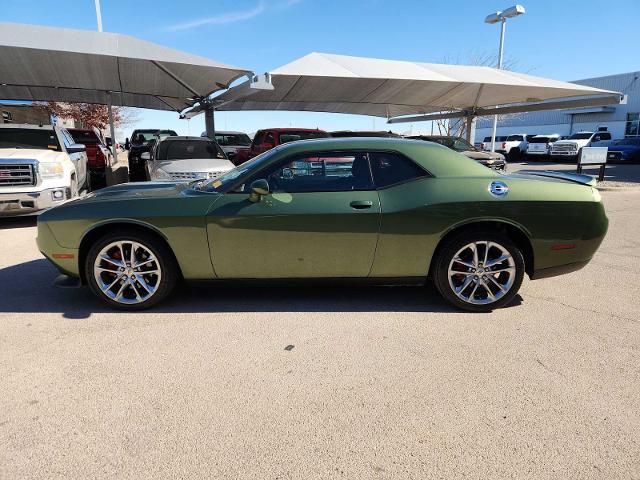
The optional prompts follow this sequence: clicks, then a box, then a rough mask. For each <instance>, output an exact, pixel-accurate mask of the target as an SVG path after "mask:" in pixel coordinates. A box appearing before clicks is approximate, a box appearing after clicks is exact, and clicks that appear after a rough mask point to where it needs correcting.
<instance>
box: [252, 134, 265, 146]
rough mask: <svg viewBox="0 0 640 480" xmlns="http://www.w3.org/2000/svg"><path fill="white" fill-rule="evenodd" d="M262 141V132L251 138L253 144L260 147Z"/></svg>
mask: <svg viewBox="0 0 640 480" xmlns="http://www.w3.org/2000/svg"><path fill="white" fill-rule="evenodd" d="M263 139H264V132H258V133H256V136H255V137H253V144H254V145H260V144H261V143H262V140H263Z"/></svg>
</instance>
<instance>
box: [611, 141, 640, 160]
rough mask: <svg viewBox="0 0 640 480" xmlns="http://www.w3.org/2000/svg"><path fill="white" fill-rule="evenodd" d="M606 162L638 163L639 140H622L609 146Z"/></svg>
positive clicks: (639, 158) (639, 155) (639, 157)
mask: <svg viewBox="0 0 640 480" xmlns="http://www.w3.org/2000/svg"><path fill="white" fill-rule="evenodd" d="M607 162H612V163H615V162H625V163H627V162H628V163H640V138H622V139H620V140H614V141H613V143H611V145H609V151H608V152H607Z"/></svg>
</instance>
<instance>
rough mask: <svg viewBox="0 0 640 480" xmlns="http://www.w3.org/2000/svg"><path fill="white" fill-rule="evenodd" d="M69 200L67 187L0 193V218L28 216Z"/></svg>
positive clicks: (69, 192)
mask: <svg viewBox="0 0 640 480" xmlns="http://www.w3.org/2000/svg"><path fill="white" fill-rule="evenodd" d="M69 198H71V190H70V189H69V188H67V187H57V188H48V189H45V190H40V191H38V192H18V193H4V192H3V193H0V217H8V216H16V215H29V214H32V213H36V212H38V211H40V210H45V209H47V208H51V207H55V206H56V205H61V204H62V203H64V202H65V201H66V200H69Z"/></svg>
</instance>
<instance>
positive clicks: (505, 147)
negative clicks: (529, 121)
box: [502, 142, 507, 150]
mask: <svg viewBox="0 0 640 480" xmlns="http://www.w3.org/2000/svg"><path fill="white" fill-rule="evenodd" d="M502 149H503V150H506V149H507V142H502Z"/></svg>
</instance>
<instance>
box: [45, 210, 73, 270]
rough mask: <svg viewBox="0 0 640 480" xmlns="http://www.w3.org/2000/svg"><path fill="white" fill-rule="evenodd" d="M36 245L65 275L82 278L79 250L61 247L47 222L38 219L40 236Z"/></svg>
mask: <svg viewBox="0 0 640 480" xmlns="http://www.w3.org/2000/svg"><path fill="white" fill-rule="evenodd" d="M36 244H37V245H38V249H39V250H40V253H42V254H43V255H44V256H45V257H46V258H47V260H49V261H50V262H51V263H53V265H54V266H55V267H56V268H57V269H58V271H59V272H60V273H62V274H64V275H68V276H71V277H80V270H79V267H78V253H79V252H78V249H75V248H66V247H62V246H60V244H59V243H58V241H57V240H56V238H55V237H54V236H53V232H52V231H51V228H49V225H48V224H47V222H43V221H42V220H41V217H40V218H39V219H38V236H37V237H36Z"/></svg>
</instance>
